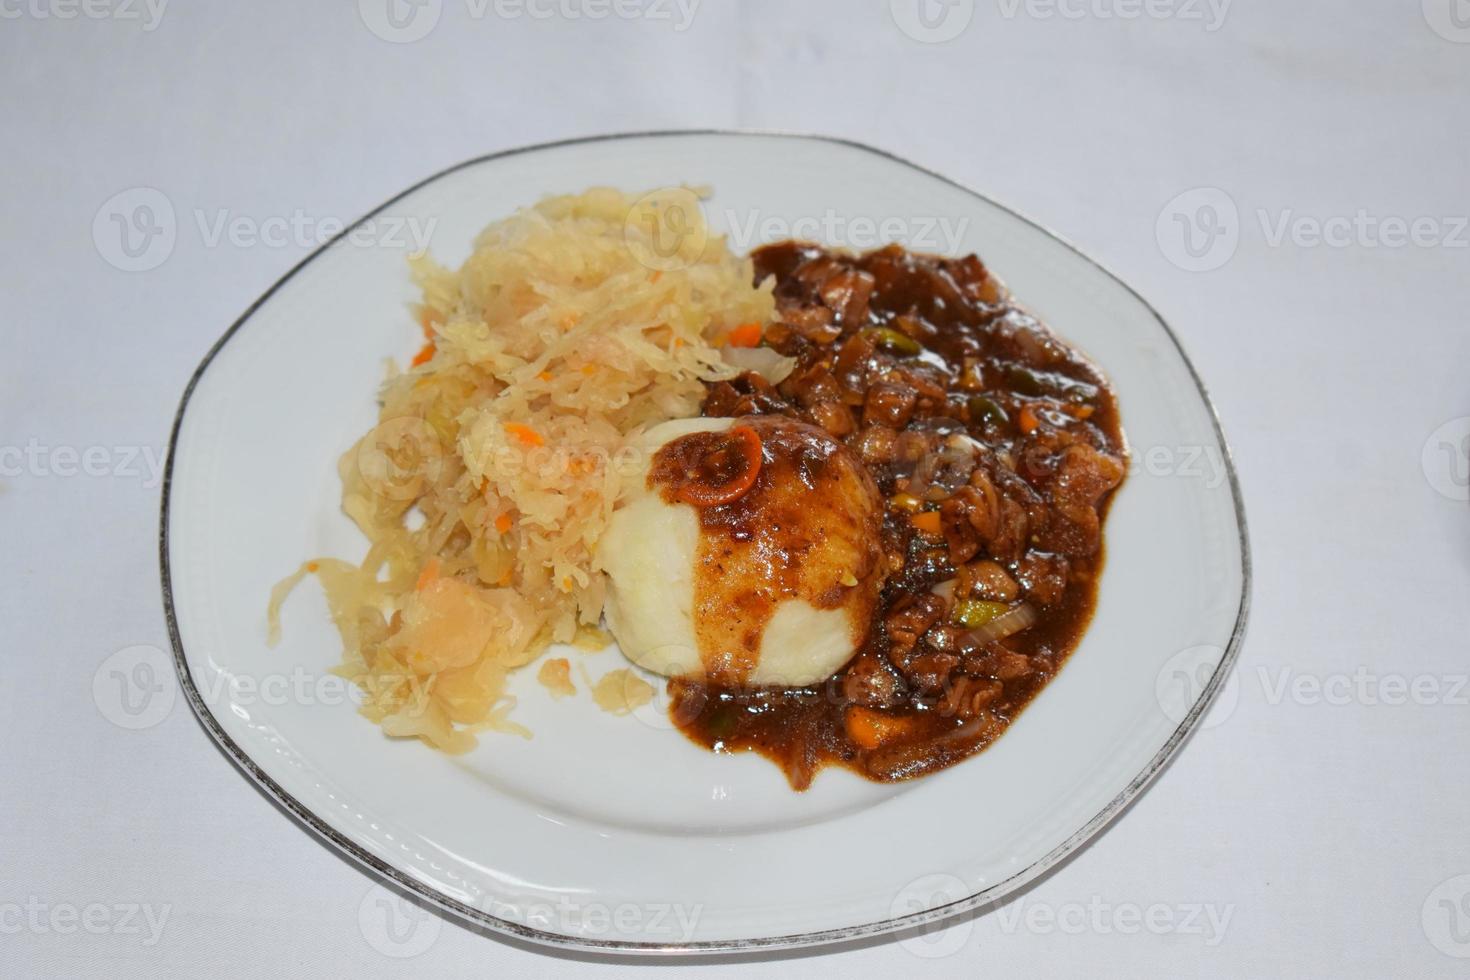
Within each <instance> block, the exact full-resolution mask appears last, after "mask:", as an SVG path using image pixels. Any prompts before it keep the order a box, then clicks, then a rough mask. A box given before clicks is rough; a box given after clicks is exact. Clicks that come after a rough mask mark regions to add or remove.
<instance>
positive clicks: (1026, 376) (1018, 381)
mask: <svg viewBox="0 0 1470 980" xmlns="http://www.w3.org/2000/svg"><path fill="white" fill-rule="evenodd" d="M1006 381H1007V382H1009V383H1010V386H1011V387H1012V388H1014V389H1015V390H1016V391H1019V392H1020V393H1021V394H1023V395H1031V396H1033V397H1035V396H1036V395H1044V394H1046V392H1047V384H1046V382H1045V381H1043V380H1042V378H1041V375H1039V374H1037V373H1036V372H1035V371H1033V370H1031V369H1030V368H1028V367H1022V366H1021V365H1019V364H1012V365H1011V366H1010V367H1008V368H1006Z"/></svg>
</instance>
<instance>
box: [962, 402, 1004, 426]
mask: <svg viewBox="0 0 1470 980" xmlns="http://www.w3.org/2000/svg"><path fill="white" fill-rule="evenodd" d="M969 404H970V421H972V422H992V423H994V424H996V425H1005V424H1007V423H1008V422H1010V420H1011V417H1010V416H1009V415H1007V414H1006V410H1005V409H1003V408H1001V407H1000V405H999V404H997V403H996V401H995V400H994V399H992V398H988V397H986V396H985V395H975V396H973V397H972V398H971V399H970V402H969Z"/></svg>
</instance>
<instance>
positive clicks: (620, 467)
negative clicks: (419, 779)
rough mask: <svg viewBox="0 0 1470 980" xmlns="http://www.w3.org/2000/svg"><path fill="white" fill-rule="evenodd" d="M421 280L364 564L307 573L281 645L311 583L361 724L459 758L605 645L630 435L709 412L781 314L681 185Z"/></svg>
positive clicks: (534, 217) (527, 222)
mask: <svg viewBox="0 0 1470 980" xmlns="http://www.w3.org/2000/svg"><path fill="white" fill-rule="evenodd" d="M412 274H413V276H414V278H415V280H416V281H417V283H418V285H419V286H420V288H421V289H422V293H423V300H422V303H421V304H420V305H419V307H418V309H417V311H416V312H417V316H418V320H419V323H420V325H421V326H422V328H423V331H424V335H425V345H424V348H423V349H422V350H421V351H420V352H419V354H418V356H417V357H415V358H414V360H413V366H412V367H411V368H410V369H409V370H407V371H406V372H403V373H399V374H395V375H394V376H393V377H391V378H390V379H389V380H388V381H387V382H386V384H385V385H384V386H383V389H382V392H381V398H380V400H381V412H380V415H379V424H378V425H377V426H376V427H375V428H374V429H373V430H372V431H371V432H369V433H367V435H365V436H364V437H363V438H362V439H361V440H360V441H359V442H358V443H357V444H356V445H355V446H354V447H353V448H352V449H351V450H350V451H348V452H347V453H346V454H345V455H344V456H343V457H342V459H341V460H340V462H339V464H338V471H339V473H340V475H341V479H342V486H343V493H342V506H343V509H344V510H345V511H346V513H347V514H348V515H349V516H351V518H352V519H353V520H354V521H355V522H356V523H357V525H358V527H360V528H361V529H362V531H363V533H364V534H365V535H366V536H367V538H368V541H369V547H368V551H367V555H366V557H365V558H364V559H363V560H362V562H361V563H359V564H352V563H350V562H344V561H338V560H331V559H318V560H317V561H314V562H309V563H307V564H306V565H304V566H302V568H301V569H300V570H299V571H298V572H297V573H296V574H295V575H293V576H291V577H290V578H288V579H287V580H285V581H284V582H282V583H281V585H280V586H278V587H277V589H276V590H275V593H274V594H273V595H272V598H271V605H270V612H269V618H270V628H271V632H272V639H273V640H274V637H275V636H276V634H277V633H278V631H279V612H280V605H281V603H282V602H283V601H284V600H285V598H286V596H287V594H288V593H289V592H290V590H291V588H292V587H294V585H295V584H296V583H297V582H299V581H300V579H301V578H302V577H304V576H305V575H307V574H310V573H315V575H316V576H317V578H318V579H319V581H320V582H321V584H322V586H323V588H324V589H325V592H326V595H327V600H328V605H329V608H330V611H331V615H332V618H333V621H334V622H335V624H336V626H337V629H338V631H339V632H340V633H341V637H342V645H343V654H342V663H341V665H340V667H339V668H338V672H339V673H341V674H342V675H344V676H346V677H348V678H350V679H351V680H353V681H354V682H355V683H356V684H357V685H358V686H359V687H360V688H361V689H362V692H363V704H362V712H363V714H365V715H366V716H367V717H368V718H370V719H372V720H373V721H375V722H377V723H378V724H380V725H381V726H382V728H383V730H384V731H385V732H386V733H388V734H389V735H394V736H411V737H417V738H420V739H422V740H423V741H425V742H427V743H428V744H430V745H432V746H435V747H437V748H439V749H443V750H445V751H448V752H463V751H466V750H468V749H469V748H471V747H473V746H474V745H475V744H476V739H475V735H476V733H477V732H481V731H486V730H496V731H503V732H512V733H518V734H523V735H524V734H527V733H526V731H525V729H524V728H522V727H521V726H519V725H516V724H515V723H514V722H512V721H511V720H510V719H509V717H508V716H509V713H510V710H511V708H512V707H513V704H514V702H513V699H512V698H510V697H509V696H507V695H506V693H505V688H506V678H507V676H508V674H509V672H510V671H512V670H515V669H516V668H518V667H522V666H524V665H526V664H527V663H530V662H531V661H532V660H534V659H535V658H536V657H537V656H538V655H539V654H540V653H541V652H542V651H544V650H545V649H546V648H547V646H548V645H550V644H551V643H553V642H574V641H578V640H581V641H583V642H584V643H585V642H586V641H587V640H588V639H589V636H593V637H595V636H596V634H595V632H594V631H595V630H596V629H597V625H598V623H599V621H600V619H601V616H602V607H603V598H604V577H603V573H602V570H601V569H600V568H598V567H596V565H595V562H594V559H593V555H594V554H595V547H596V544H597V542H598V539H599V537H600V536H601V535H602V533H603V530H604V528H605V527H606V525H607V521H608V519H609V517H610V515H611V514H612V511H613V508H614V506H615V505H616V503H617V497H618V493H619V489H620V483H621V474H622V473H623V472H624V471H627V470H628V469H629V468H632V467H636V466H637V465H638V462H639V461H638V460H637V459H636V457H634V456H632V455H631V453H632V452H633V450H632V448H631V442H632V440H633V438H634V437H636V436H637V435H638V434H639V433H641V432H642V431H643V430H644V429H646V428H648V427H649V426H652V425H655V424H657V423H660V422H664V421H667V420H669V419H674V418H684V417H688V416H692V415H695V414H697V413H698V410H699V407H700V402H701V399H702V398H703V395H704V391H705V387H704V384H703V382H707V381H717V380H721V379H725V378H729V377H732V376H734V375H735V374H737V373H738V370H739V369H738V368H737V367H736V366H734V365H733V364H731V363H727V361H726V360H725V358H724V357H723V356H722V350H723V349H724V344H725V342H726V340H727V339H728V338H730V337H731V336H732V335H735V336H739V335H743V334H745V333H747V332H749V326H750V325H752V324H756V325H760V326H761V327H763V326H764V325H765V324H766V323H768V322H769V320H770V318H771V316H772V312H773V307H774V303H773V299H772V296H771V289H770V286H769V285H766V286H763V287H756V286H752V280H753V270H752V266H751V262H750V260H749V259H746V258H738V257H736V256H734V255H733V254H731V252H730V251H729V249H728V248H727V247H726V245H725V242H724V240H723V239H720V238H717V237H713V236H711V235H710V234H709V232H708V229H707V227H706V225H705V224H704V220H703V216H702V214H701V212H700V209H699V207H698V198H697V196H696V195H695V193H694V192H691V191H689V190H687V189H684V188H673V189H669V190H664V191H656V192H653V193H650V194H646V195H643V196H642V197H639V198H637V199H636V200H634V199H630V198H628V197H626V196H624V195H623V194H621V193H619V192H618V191H615V190H610V189H595V190H591V191H588V192H587V193H585V194H582V195H579V196H570V197H554V198H549V199H547V200H544V201H542V202H541V203H540V204H537V205H536V206H535V207H532V208H528V209H525V210H522V211H519V212H517V213H516V214H515V215H513V216H512V217H510V218H508V219H506V220H504V221H501V222H498V223H496V224H493V225H491V226H490V227H488V228H486V229H485V231H484V232H482V233H481V235H480V236H479V238H478V239H477V240H476V242H475V246H474V250H473V253H472V254H471V255H470V257H469V259H468V260H467V261H465V263H464V264H463V265H462V266H461V267H460V268H459V269H458V270H452V269H447V268H444V267H443V266H440V265H438V264H436V263H435V262H434V261H433V260H431V259H429V258H428V257H419V258H416V259H415V260H413V261H412ZM742 327H745V328H747V329H746V330H745V331H741V330H740V328H742Z"/></svg>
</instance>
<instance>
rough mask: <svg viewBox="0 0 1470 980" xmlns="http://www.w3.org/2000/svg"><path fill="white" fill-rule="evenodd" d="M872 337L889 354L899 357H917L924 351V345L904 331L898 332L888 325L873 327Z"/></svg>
mask: <svg viewBox="0 0 1470 980" xmlns="http://www.w3.org/2000/svg"><path fill="white" fill-rule="evenodd" d="M872 333H873V338H874V339H875V340H876V341H877V342H878V346H879V347H880V348H882V349H883V350H885V351H887V352H888V353H890V354H897V355H899V356H900V357H917V356H919V355H920V354H921V353H923V351H924V345H923V344H921V343H919V342H918V341H917V340H915V339H914V338H912V337H910V336H909V335H908V334H906V333H899V332H898V331H897V330H894V329H892V328H890V327H874V328H873V331H872Z"/></svg>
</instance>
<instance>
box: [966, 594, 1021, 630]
mask: <svg viewBox="0 0 1470 980" xmlns="http://www.w3.org/2000/svg"><path fill="white" fill-rule="evenodd" d="M1010 609H1011V607H1010V606H1008V605H1006V604H1005V603H1004V602H987V601H985V600H984V599H961V600H960V601H959V602H957V603H955V607H954V615H953V617H952V618H953V619H954V621H955V623H956V624H958V625H960V626H963V627H964V628H965V629H967V630H976V629H979V628H980V627H982V626H984V625H986V624H987V623H990V622H993V621H995V620H997V619H999V618H1000V617H1001V616H1004V615H1005V614H1006V613H1008V612H1010Z"/></svg>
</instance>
